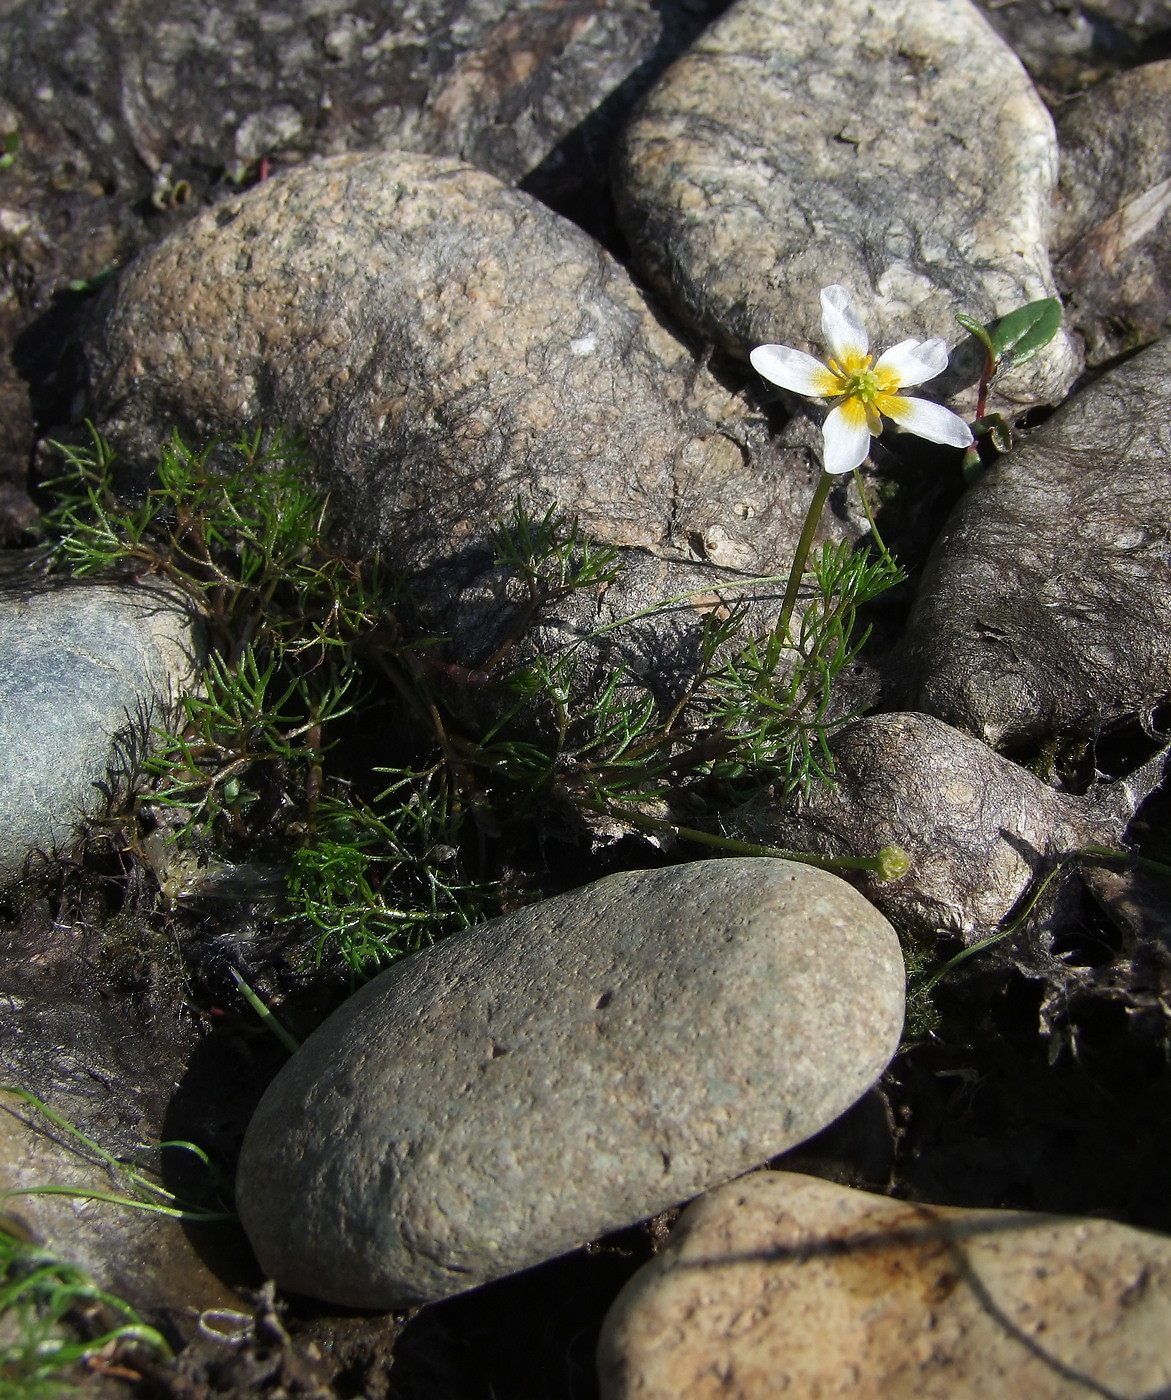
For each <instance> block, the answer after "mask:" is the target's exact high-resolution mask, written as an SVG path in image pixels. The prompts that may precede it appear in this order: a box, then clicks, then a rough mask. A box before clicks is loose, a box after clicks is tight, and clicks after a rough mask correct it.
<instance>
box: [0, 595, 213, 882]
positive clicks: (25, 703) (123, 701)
mask: <svg viewBox="0 0 1171 1400" xmlns="http://www.w3.org/2000/svg"><path fill="white" fill-rule="evenodd" d="M194 648H195V642H194V640H193V637H192V633H191V629H190V623H189V619H188V617H187V614H186V613H185V612H184V611H183V610H182V608H181V607H180V606H179V605H178V604H177V603H176V601H175V599H174V598H173V597H171V596H169V595H167V594H165V593H162V592H160V591H159V590H155V589H151V588H149V587H145V586H141V587H137V588H120V587H116V586H113V585H105V584H101V585H89V584H81V585H78V584H74V585H57V586H53V585H46V584H45V583H44V581H43V580H41V581H35V582H33V583H31V584H22V583H19V582H14V581H12V580H11V579H8V580H4V581H3V583H2V584H0V734H2V735H3V742H2V743H0V879H7V878H11V877H12V876H14V875H17V874H18V873H19V872H20V870H21V868H22V867H23V865H24V861H25V858H26V856H27V855H28V853H29V851H31V850H34V849H39V850H43V851H46V852H52V851H53V850H54V848H56V847H58V846H65V845H67V844H68V843H69V840H70V839H71V837H72V836H73V835H74V833H75V830H76V827H77V823H78V821H79V819H80V818H81V817H82V816H83V815H85V814H92V813H94V812H96V811H99V810H100V809H101V806H102V802H103V796H102V792H101V785H103V784H105V783H107V782H108V781H109V775H110V772H111V769H116V768H117V764H118V760H117V756H116V754H115V752H114V741H115V739H116V737H117V736H119V735H124V734H126V733H127V732H128V731H130V730H131V729H133V728H134V727H135V726H136V725H137V726H141V725H142V724H143V722H144V719H145V721H146V723H147V724H149V722H150V717H151V716H152V715H153V716H154V717H155V718H156V719H157V711H158V707H159V706H160V705H161V704H164V703H166V702H167V701H169V700H171V699H173V698H174V696H175V695H176V694H177V693H178V691H179V689H180V688H181V686H182V685H183V683H184V681H186V680H187V679H189V677H190V675H191V670H192V656H193V652H194Z"/></svg>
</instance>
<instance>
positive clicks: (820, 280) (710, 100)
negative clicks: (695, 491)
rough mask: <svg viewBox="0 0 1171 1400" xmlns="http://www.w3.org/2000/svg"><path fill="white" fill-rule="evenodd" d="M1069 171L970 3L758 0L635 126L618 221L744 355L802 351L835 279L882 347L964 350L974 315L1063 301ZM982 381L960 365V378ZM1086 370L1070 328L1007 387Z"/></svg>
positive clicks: (1016, 68) (693, 308)
mask: <svg viewBox="0 0 1171 1400" xmlns="http://www.w3.org/2000/svg"><path fill="white" fill-rule="evenodd" d="M1056 175H1057V149H1056V142H1055V139H1054V134H1053V125H1052V122H1051V121H1050V118H1049V115H1048V113H1047V112H1046V110H1045V108H1044V106H1043V105H1042V103H1041V101H1040V99H1039V98H1038V97H1037V94H1036V93H1035V91H1034V90H1033V86H1032V84H1031V83H1030V82H1029V79H1028V77H1027V75H1026V74H1025V72H1024V70H1023V69H1022V68H1021V66H1020V64H1019V62H1018V61H1017V59H1016V58H1015V57H1014V55H1013V54H1012V53H1011V51H1010V50H1009V49H1008V48H1007V47H1006V46H1005V45H1004V44H1003V43H1002V42H1001V40H1000V39H999V38H997V36H996V35H995V33H994V32H993V31H992V30H991V29H990V28H989V27H988V25H987V23H986V22H985V21H984V19H983V18H982V17H981V15H980V14H979V12H978V11H977V10H976V9H975V8H974V7H973V6H972V5H971V4H969V3H968V0H929V3H927V2H925V0H893V2H892V3H888V4H883V5H875V4H872V3H869V0H740V3H738V4H737V5H736V6H734V8H733V9H731V10H730V11H729V12H728V14H727V15H726V16H725V17H724V18H723V19H722V20H719V21H718V22H717V23H716V24H714V25H713V26H712V27H711V28H710V29H709V30H708V31H707V32H706V33H705V34H704V35H703V36H702V38H701V39H700V40H698V41H697V42H696V44H695V45H693V46H692V49H691V50H690V51H689V52H688V53H687V54H686V55H684V57H683V58H681V59H680V60H679V61H678V62H677V63H676V64H675V65H674V66H673V67H672V68H671V69H670V70H669V71H668V73H667V74H666V76H665V77H664V78H663V79H662V80H661V81H660V82H659V84H658V85H657V86H656V87H655V88H654V89H653V90H652V92H651V93H650V94H649V96H648V98H647V99H646V101H645V104H644V106H643V109H642V111H641V114H640V115H639V116H638V117H637V119H636V120H635V121H634V122H633V123H632V124H631V126H630V127H629V129H628V131H627V133H626V137H625V140H624V144H623V148H622V151H621V157H620V167H619V177H618V178H619V199H620V217H621V218H622V221H623V224H624V227H625V229H626V231H627V234H628V236H629V238H630V240H631V244H632V246H633V248H634V251H635V254H636V257H637V258H638V261H639V263H640V265H641V266H642V268H643V269H644V270H645V272H646V274H647V276H648V277H649V278H650V279H651V280H652V281H653V283H654V284H655V285H656V287H658V288H659V289H660V290H661V291H662V292H663V294H664V295H665V296H667V297H669V298H670V299H671V301H672V303H673V305H674V306H675V307H676V308H677V309H678V310H679V311H680V312H681V314H683V315H684V316H685V317H686V318H687V319H688V320H689V321H691V322H692V323H693V324H694V325H695V326H696V327H698V328H699V329H700V330H702V332H703V333H704V334H706V335H708V336H710V337H712V338H713V339H714V340H716V341H718V342H720V343H722V344H724V345H726V346H727V347H729V348H730V349H732V350H733V351H734V352H738V353H740V354H744V353H747V351H748V349H750V348H751V347H752V346H754V345H758V344H760V343H762V342H771V341H777V340H781V341H784V342H785V343H792V344H801V343H802V342H801V339H800V338H801V336H802V334H803V333H804V331H805V328H806V327H807V326H808V325H809V324H810V320H811V308H815V307H816V306H817V294H818V291H819V289H820V288H821V287H824V286H826V285H828V284H829V283H833V282H840V283H843V284H844V285H845V286H847V287H849V288H850V290H851V292H852V293H853V294H854V296H855V298H856V300H857V303H858V307H859V309H860V310H861V311H862V313H863V317H864V319H865V320H866V323H867V325H868V326H869V327H870V329H871V334H872V336H873V338H874V339H875V340H876V341H880V342H883V343H884V344H891V343H893V342H895V341H898V340H901V339H903V338H904V337H905V336H910V335H915V336H924V335H933V336H934V335H938V336H942V337H944V339H946V340H947V341H948V342H949V343H950V342H954V341H955V340H956V338H957V326H956V322H955V313H956V312H957V311H962V312H966V313H967V314H968V315H971V316H975V317H978V318H979V319H981V320H985V321H987V320H991V319H993V318H995V317H996V316H999V315H1003V314H1004V313H1005V312H1007V311H1011V310H1012V309H1013V308H1014V307H1016V306H1019V305H1020V304H1022V303H1023V302H1027V301H1030V300H1033V299H1035V298H1037V297H1044V296H1051V295H1053V291H1054V287H1053V281H1052V277H1051V274H1050V268H1049V261H1048V237H1049V219H1050V215H1049V201H1050V196H1051V192H1052V189H1053V184H1054V181H1055V180H1056ZM810 348H813V347H810ZM971 349H972V347H969V350H971ZM977 369H978V365H977V364H976V360H975V357H974V355H972V354H967V356H966V358H965V356H961V358H960V360H959V362H958V363H957V364H956V365H955V374H953V376H952V387H954V386H955V383H956V382H958V379H959V378H961V377H963V376H964V375H965V374H966V375H967V376H968V377H969V378H971V377H973V376H974V373H975V371H976V370H977ZM1076 370H1077V359H1076V355H1075V352H1074V349H1073V346H1072V344H1071V342H1070V341H1069V340H1068V338H1067V337H1066V336H1065V335H1064V334H1061V335H1059V336H1058V338H1057V339H1056V340H1055V341H1054V342H1053V343H1052V344H1051V345H1050V346H1049V347H1047V348H1046V349H1045V350H1044V351H1043V352H1042V353H1041V354H1040V355H1038V356H1037V358H1036V359H1035V360H1033V361H1031V362H1030V363H1029V364H1027V365H1025V366H1024V367H1022V368H1019V369H1017V370H1014V371H1013V372H1012V373H1011V374H1009V375H1005V376H1004V377H1003V379H1002V380H1000V381H998V387H999V389H1000V390H1001V392H1003V393H1004V394H1005V395H1007V396H1008V397H1009V398H1011V399H1013V400H1015V401H1019V402H1020V403H1036V402H1049V401H1055V400H1056V399H1059V398H1060V397H1061V396H1062V395H1063V394H1064V392H1065V391H1066V389H1067V388H1068V386H1069V384H1070V383H1071V381H1072V379H1073V376H1074V374H1075V372H1076Z"/></svg>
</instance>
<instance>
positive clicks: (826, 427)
mask: <svg viewBox="0 0 1171 1400" xmlns="http://www.w3.org/2000/svg"><path fill="white" fill-rule="evenodd" d="M821 431H822V433H823V434H824V436H825V451H824V454H823V457H822V466H823V467H824V468H825V469H826V471H827V472H829V473H830V474H831V476H837V475H839V474H840V473H841V472H852V471H853V470H854V468H855V467H860V466H861V465H862V463H863V462H864V461H865V460H866V454H867V453H868V452H869V451H870V429H869V428H867V426H866V410H865V409H864V408H863V407H862V405H861V404H860V403H859V402H858V401H857V399H847V400H846V402H845V403H840V404H838V406H837V408H835V409H834V410H833V412H832V413H830V414H829V415H828V416H827V417H826V420H825V422H824V423H823V424H822V428H821Z"/></svg>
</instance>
